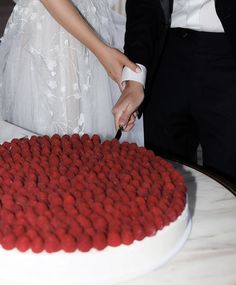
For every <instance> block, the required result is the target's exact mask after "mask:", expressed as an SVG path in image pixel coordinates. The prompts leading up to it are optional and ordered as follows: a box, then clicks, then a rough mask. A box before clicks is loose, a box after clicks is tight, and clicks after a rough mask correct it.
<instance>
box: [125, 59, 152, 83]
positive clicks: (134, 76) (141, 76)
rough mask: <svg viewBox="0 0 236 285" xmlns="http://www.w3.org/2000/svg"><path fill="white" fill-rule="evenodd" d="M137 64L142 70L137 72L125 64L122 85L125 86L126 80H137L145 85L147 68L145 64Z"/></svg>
mask: <svg viewBox="0 0 236 285" xmlns="http://www.w3.org/2000/svg"><path fill="white" fill-rule="evenodd" d="M137 65H138V66H139V67H140V69H141V71H140V72H135V71H133V70H132V69H130V68H129V67H127V66H125V67H124V68H123V71H122V76H121V86H125V82H126V81H128V80H132V81H137V82H139V83H141V84H142V85H143V87H145V83H146V76H147V69H146V67H145V66H144V65H142V64H138V63H137Z"/></svg>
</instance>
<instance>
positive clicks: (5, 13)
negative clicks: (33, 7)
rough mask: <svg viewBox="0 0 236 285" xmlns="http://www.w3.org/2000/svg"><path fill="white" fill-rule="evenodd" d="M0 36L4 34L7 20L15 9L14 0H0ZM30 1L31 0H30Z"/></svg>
mask: <svg viewBox="0 0 236 285" xmlns="http://www.w3.org/2000/svg"><path fill="white" fill-rule="evenodd" d="M0 1H1V2H0V37H1V36H2V34H3V31H4V28H5V26H6V22H7V20H8V18H9V16H10V13H11V11H12V9H13V6H14V2H13V1H12V0H0ZM29 1H30V0H29Z"/></svg>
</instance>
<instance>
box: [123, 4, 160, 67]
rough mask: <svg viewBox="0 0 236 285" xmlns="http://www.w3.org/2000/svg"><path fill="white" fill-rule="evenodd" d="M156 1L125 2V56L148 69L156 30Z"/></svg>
mask: <svg viewBox="0 0 236 285" xmlns="http://www.w3.org/2000/svg"><path fill="white" fill-rule="evenodd" d="M158 9H160V8H159V7H158V1H157V0H127V1H126V15H127V22H126V32H125V45H124V51H125V54H126V55H127V56H128V57H129V58H130V59H131V60H132V61H134V62H136V63H140V64H142V65H144V66H145V67H147V68H149V66H150V65H151V61H152V57H153V53H154V46H155V40H156V37H157V30H158Z"/></svg>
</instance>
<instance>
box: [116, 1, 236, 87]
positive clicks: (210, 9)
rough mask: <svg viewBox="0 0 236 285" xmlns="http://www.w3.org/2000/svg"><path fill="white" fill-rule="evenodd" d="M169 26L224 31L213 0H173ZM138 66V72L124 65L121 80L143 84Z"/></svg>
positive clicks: (142, 68) (142, 72) (143, 74)
mask: <svg viewBox="0 0 236 285" xmlns="http://www.w3.org/2000/svg"><path fill="white" fill-rule="evenodd" d="M235 1H236V0H235ZM171 27H172V28H177V27H179V28H187V29H192V30H196V31H203V32H217V33H222V32H224V29H223V26H222V24H221V22H220V19H219V18H218V16H217V14H216V10H215V0H174V7H173V13H172V15H171ZM140 67H141V72H140V73H135V72H134V71H132V70H131V69H129V68H127V67H125V68H124V71H123V74H122V82H123V83H124V82H125V81H127V80H133V81H137V82H140V83H142V85H143V86H145V81H146V68H145V66H143V65H140ZM122 85H124V84H122Z"/></svg>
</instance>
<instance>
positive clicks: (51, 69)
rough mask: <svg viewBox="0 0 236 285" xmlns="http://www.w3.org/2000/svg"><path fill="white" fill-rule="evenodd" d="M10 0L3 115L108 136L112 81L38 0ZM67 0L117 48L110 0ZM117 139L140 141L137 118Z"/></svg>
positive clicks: (0, 48)
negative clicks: (129, 128)
mask: <svg viewBox="0 0 236 285" xmlns="http://www.w3.org/2000/svg"><path fill="white" fill-rule="evenodd" d="M15 2H16V5H15V7H14V10H13V12H12V14H11V16H10V18H9V21H8V23H7V26H6V29H5V33H4V36H3V38H2V39H1V44H0V100H1V101H0V106H1V116H2V118H3V119H4V120H6V121H9V122H11V123H14V124H16V125H18V126H21V127H23V128H26V129H28V130H31V131H33V132H35V133H38V134H48V135H52V134H54V133H59V134H61V135H62V134H71V133H79V134H83V133H88V134H90V135H92V134H94V133H97V134H99V135H100V136H101V137H102V138H103V139H111V138H113V137H114V135H115V127H114V119H113V115H112V112H111V110H112V106H113V105H114V104H115V102H116V101H117V99H118V97H119V95H120V91H119V89H118V87H117V86H116V84H115V83H114V82H113V81H112V80H111V79H110V78H109V77H108V75H107V73H106V71H105V69H104V68H103V66H102V65H101V64H100V63H99V61H98V60H97V58H96V57H95V56H94V55H93V54H92V53H91V52H90V51H89V50H88V49H87V48H86V47H85V46H84V45H82V44H81V43H80V42H79V41H78V40H76V39H75V38H74V37H73V36H71V35H70V34H69V33H68V32H67V31H65V30H64V29H63V28H62V27H61V26H60V25H59V24H58V23H57V22H56V21H55V20H54V19H53V17H52V16H51V15H50V14H49V13H48V12H47V10H46V8H45V7H44V6H43V5H42V3H41V2H40V0H15ZM72 2H73V3H74V5H75V6H76V7H77V8H78V10H79V11H80V12H81V14H82V15H83V16H84V17H85V19H86V20H87V21H88V22H89V23H90V25H91V26H92V27H93V28H94V29H95V31H96V32H97V34H98V35H99V36H100V37H101V38H102V39H103V40H104V41H105V42H106V43H107V44H109V45H110V46H113V47H117V48H119V49H121V48H122V46H123V37H124V23H125V21H124V18H123V17H122V16H120V15H118V14H117V13H115V12H114V11H113V10H112V9H111V5H113V4H114V2H115V1H114V0H73V1H72ZM122 139H123V140H127V141H130V142H137V143H138V144H139V145H143V127H142V120H140V121H138V123H137V124H136V126H135V128H134V130H132V131H131V132H130V133H129V134H128V135H125V136H122Z"/></svg>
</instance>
